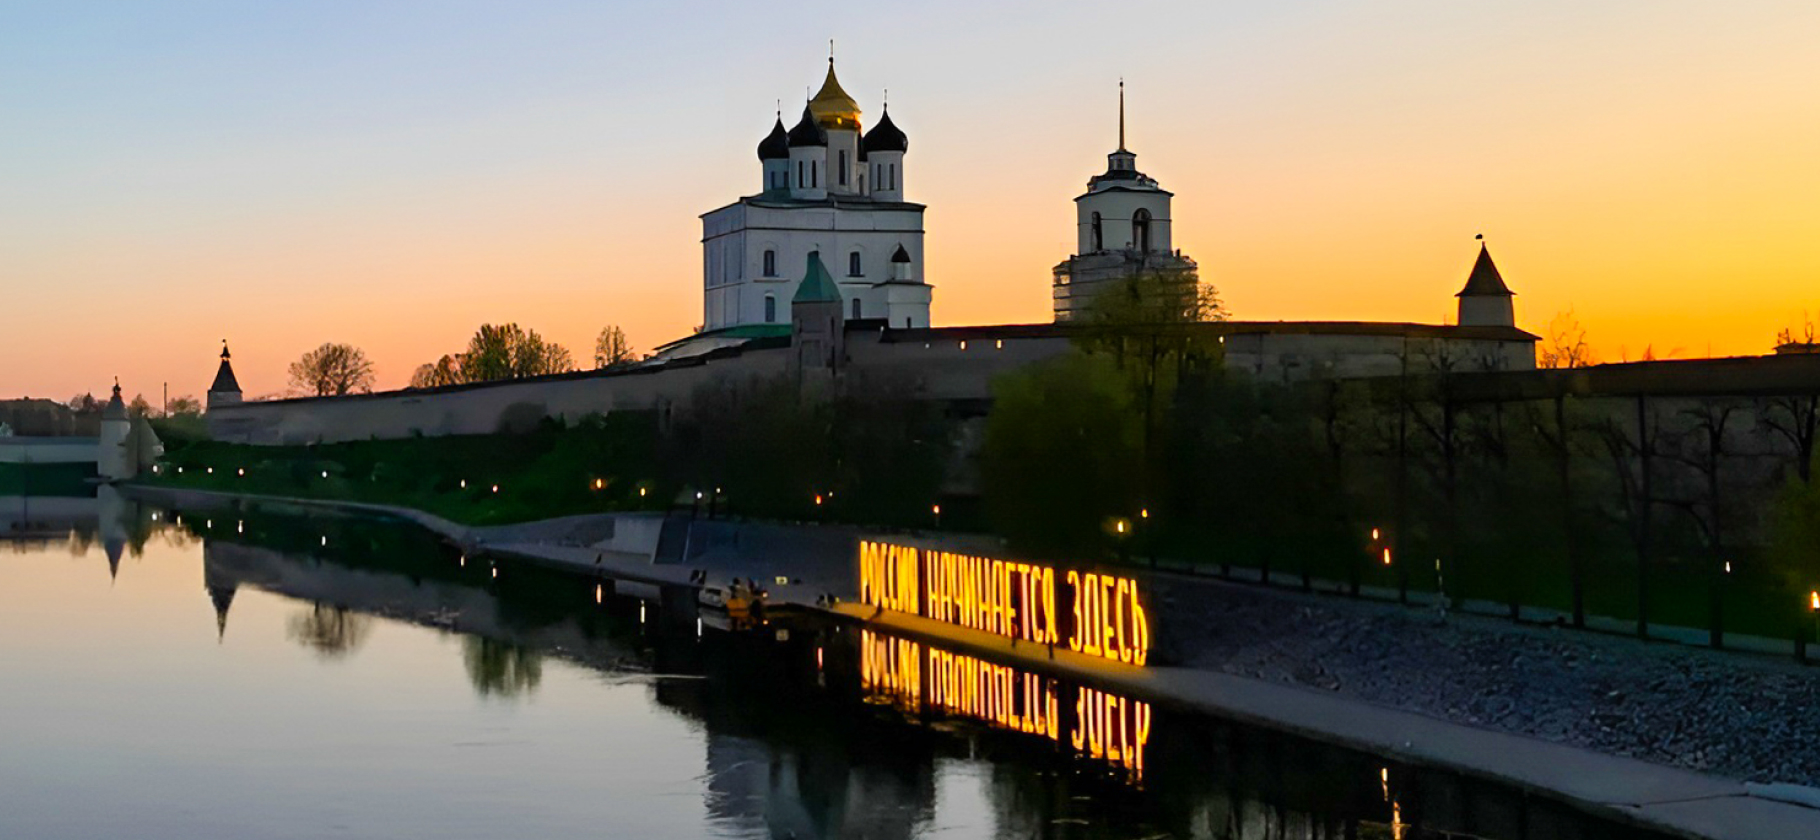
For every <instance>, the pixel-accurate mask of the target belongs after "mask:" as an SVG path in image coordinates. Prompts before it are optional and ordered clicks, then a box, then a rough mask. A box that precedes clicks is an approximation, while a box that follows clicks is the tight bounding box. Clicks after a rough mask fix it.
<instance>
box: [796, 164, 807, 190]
mask: <svg viewBox="0 0 1820 840" xmlns="http://www.w3.org/2000/svg"><path fill="white" fill-rule="evenodd" d="M804 186H807V185H806V184H805V183H804V182H803V162H802V161H800V160H799V161H797V162H796V188H797V189H799V190H800V189H802V188H803V187H804Z"/></svg>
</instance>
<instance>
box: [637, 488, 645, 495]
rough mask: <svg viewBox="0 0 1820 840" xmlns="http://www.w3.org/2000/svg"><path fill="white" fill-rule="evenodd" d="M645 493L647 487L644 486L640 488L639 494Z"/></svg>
mask: <svg viewBox="0 0 1820 840" xmlns="http://www.w3.org/2000/svg"><path fill="white" fill-rule="evenodd" d="M644 494H645V488H643V487H640V488H638V495H640V496H643V495H644Z"/></svg>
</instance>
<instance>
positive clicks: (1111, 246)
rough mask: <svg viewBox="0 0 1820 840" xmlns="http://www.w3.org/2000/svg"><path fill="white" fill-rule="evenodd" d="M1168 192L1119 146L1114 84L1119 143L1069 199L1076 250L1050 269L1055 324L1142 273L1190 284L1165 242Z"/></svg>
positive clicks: (1187, 271) (1187, 266)
mask: <svg viewBox="0 0 1820 840" xmlns="http://www.w3.org/2000/svg"><path fill="white" fill-rule="evenodd" d="M1173 197H1174V193H1171V192H1169V191H1168V190H1165V189H1163V188H1162V187H1161V186H1160V185H1158V184H1157V181H1156V179H1155V178H1152V177H1150V176H1148V175H1145V174H1144V173H1142V172H1140V171H1138V168H1137V154H1136V153H1135V152H1132V151H1131V150H1130V149H1127V148H1126V147H1125V82H1124V81H1123V80H1120V81H1119V145H1118V148H1117V149H1114V150H1113V151H1112V152H1111V153H1110V154H1108V155H1106V171H1105V172H1102V173H1100V174H1098V175H1095V176H1093V177H1091V178H1089V179H1087V191H1086V192H1084V193H1082V194H1081V195H1079V196H1077V197H1076V198H1075V199H1074V208H1075V237H1076V241H1077V246H1076V251H1075V253H1074V255H1073V256H1071V257H1069V258H1068V259H1067V260H1064V261H1063V262H1062V263H1061V264H1060V265H1057V266H1056V267H1055V282H1054V286H1053V289H1052V290H1053V298H1054V308H1055V320H1057V321H1068V320H1073V319H1075V318H1078V317H1080V316H1081V315H1082V314H1083V313H1084V312H1085V310H1086V308H1087V306H1088V305H1089V304H1090V303H1091V301H1092V300H1093V298H1094V296H1095V295H1097V294H1098V293H1099V292H1101V291H1103V290H1104V289H1106V288H1108V287H1110V286H1112V285H1115V284H1117V282H1118V281H1120V280H1123V279H1125V278H1128V277H1131V276H1132V275H1135V274H1141V273H1145V272H1158V273H1163V274H1166V275H1168V276H1171V277H1179V278H1181V279H1182V281H1183V282H1189V281H1190V280H1192V278H1193V276H1194V271H1195V264H1194V260H1191V259H1189V258H1187V257H1184V256H1182V254H1181V252H1180V251H1177V250H1175V247H1174V244H1173V242H1172V241H1171V226H1172V220H1171V218H1170V210H1169V204H1170V199H1171V198H1173Z"/></svg>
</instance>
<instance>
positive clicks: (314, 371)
mask: <svg viewBox="0 0 1820 840" xmlns="http://www.w3.org/2000/svg"><path fill="white" fill-rule="evenodd" d="M290 373H291V387H292V388H293V389H295V390H297V391H299V392H302V393H304V394H306V395H309V396H316V397H340V396H345V395H347V394H353V393H366V392H369V391H371V390H373V362H372V360H370V359H368V358H367V354H366V352H365V351H363V350H361V349H360V348H358V347H355V346H354V345H352V344H336V343H333V342H329V343H325V344H323V345H322V346H321V347H318V348H316V349H314V350H311V351H309V352H308V353H305V354H303V356H302V357H301V358H299V359H298V360H297V361H295V362H292V363H291V368H290Z"/></svg>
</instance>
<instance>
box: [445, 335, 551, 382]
mask: <svg viewBox="0 0 1820 840" xmlns="http://www.w3.org/2000/svg"><path fill="white" fill-rule="evenodd" d="M460 358H461V380H462V381H463V382H492V381H495V380H499V379H519V378H523V377H526V376H544V375H547V374H552V373H568V372H569V371H572V370H574V369H575V361H574V359H573V357H571V356H570V355H569V351H568V349H566V348H564V347H563V346H562V345H560V344H557V343H555V342H552V341H545V340H544V337H543V336H541V335H538V334H537V331H536V330H526V329H523V328H521V327H519V326H518V325H517V324H500V325H498V326H494V325H492V324H482V325H480V329H479V330H477V331H476V332H475V333H474V337H473V338H470V339H468V349H467V352H466V353H463V354H462V355H461V357H460Z"/></svg>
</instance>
